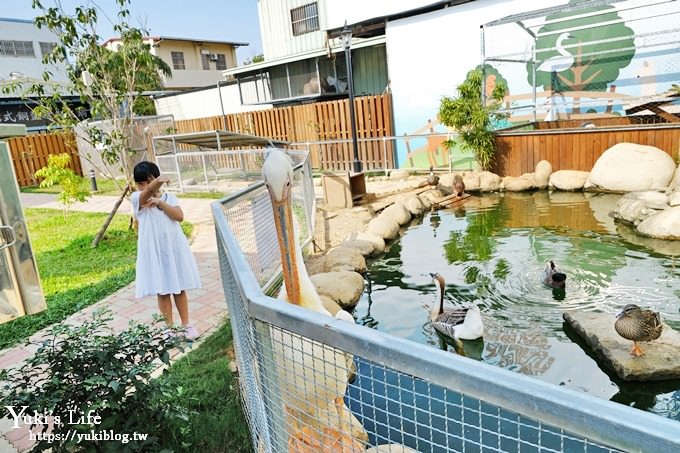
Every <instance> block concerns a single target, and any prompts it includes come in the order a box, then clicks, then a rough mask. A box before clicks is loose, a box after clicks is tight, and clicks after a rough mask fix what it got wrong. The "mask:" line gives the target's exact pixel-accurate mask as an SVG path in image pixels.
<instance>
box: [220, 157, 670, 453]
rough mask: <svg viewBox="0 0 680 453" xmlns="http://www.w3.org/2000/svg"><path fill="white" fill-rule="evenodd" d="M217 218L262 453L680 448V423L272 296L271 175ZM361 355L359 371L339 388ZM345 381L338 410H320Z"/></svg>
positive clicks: (243, 382) (306, 205) (230, 200)
mask: <svg viewBox="0 0 680 453" xmlns="http://www.w3.org/2000/svg"><path fill="white" fill-rule="evenodd" d="M310 170H311V168H310V166H309V162H308V160H306V159H303V160H301V161H298V165H297V166H296V169H295V172H296V175H297V177H296V182H295V184H294V194H295V197H294V208H293V209H294V212H295V213H296V218H297V222H298V224H300V226H301V227H300V228H299V229H298V237H299V238H300V239H301V240H302V242H305V240H309V239H310V238H311V232H312V231H313V223H312V222H311V219H312V216H311V213H309V212H308V210H309V209H314V204H313V196H311V200H309V199H306V198H305V197H308V196H310V193H309V190H308V189H307V187H309V184H311V171H310ZM311 193H312V194H313V191H312V192H311ZM213 215H214V218H215V227H216V234H217V243H218V253H219V259H220V269H221V273H222V282H223V285H224V292H225V296H226V300H227V303H228V306H229V313H230V318H231V324H232V328H233V332H234V345H235V350H236V355H237V361H238V365H239V371H240V386H241V392H242V397H243V401H244V407H245V413H246V417H247V420H248V424H249V426H250V430H251V434H252V438H253V443H254V448H255V451H257V452H262V451H267V452H288V451H291V452H292V451H299V452H307V451H309V452H313V451H343V452H350V451H363V446H362V448H361V449H358V447H356V445H357V442H358V441H359V439H361V442H362V443H365V445H366V446H376V445H380V444H401V445H404V446H407V447H409V448H411V449H414V450H416V451H419V452H453V451H456V452H458V451H460V452H574V451H579V452H581V451H582V452H613V451H644V452H659V453H660V452H678V451H680V423H678V422H675V421H672V420H669V419H665V418H662V417H659V416H657V415H653V414H650V413H646V412H643V411H640V410H637V409H633V408H629V407H626V406H623V405H620V404H616V403H613V402H610V401H605V400H602V399H598V398H596V397H593V396H591V395H588V394H585V393H579V392H576V391H573V390H569V389H564V388H561V387H557V386H554V385H552V384H548V383H545V382H542V381H539V380H536V379H534V378H531V377H528V376H524V375H521V374H518V373H515V372H512V371H508V370H505V369H501V368H498V367H495V366H491V365H488V364H484V363H480V362H476V361H474V360H470V359H467V358H464V357H460V356H457V355H453V354H451V353H447V352H444V351H441V350H439V349H436V348H433V347H430V346H426V345H422V344H418V343H415V342H412V341H410V340H406V339H401V338H397V337H394V336H392V335H389V334H385V333H383V332H379V331H376V330H372V329H370V328H367V327H364V326H359V325H356V324H352V323H348V322H344V321H341V320H336V319H334V318H329V317H328V316H325V315H323V314H321V313H316V312H313V311H311V310H307V309H304V308H300V307H298V306H294V305H291V304H288V303H285V302H282V301H279V300H276V299H273V298H271V297H268V296H266V295H265V293H264V291H263V288H265V287H267V286H271V284H272V282H274V281H275V280H276V278H277V277H278V275H279V264H280V258H279V255H278V245H277V242H276V240H277V236H276V231H275V229H274V224H273V214H272V210H271V204H270V202H269V197H268V195H267V193H266V191H265V190H264V184H263V183H262V182H260V183H256V184H254V185H253V186H251V187H249V188H248V189H246V190H244V191H242V192H240V193H237V194H235V195H233V196H229V197H227V198H224V199H222V200H220V201H219V202H216V203H214V204H213ZM307 222H309V223H307ZM351 355H353V361H354V363H355V364H356V367H357V376H356V379H355V380H354V381H353V382H352V383H351V384H347V383H346V381H343V382H339V379H340V378H338V376H337V373H336V371H337V370H338V369H339V368H342V367H345V366H346V363H342V362H343V360H344V359H346V358H347V357H351ZM343 358H344V359H343ZM312 365H313V366H314V367H315V368H314V369H310V366H312ZM345 386H346V390H345V392H344V394H341V395H337V396H338V397H341V398H342V399H341V400H340V401H339V402H338V405H337V412H335V413H334V415H332V416H329V415H328V413H330V412H328V413H327V412H326V409H327V408H319V407H316V408H310V406H311V405H312V404H311V403H318V404H321V405H323V404H324V402H323V401H321V399H322V395H327V394H328V392H329V389H330V390H335V389H337V388H344V387H345ZM326 403H327V402H326ZM340 403H344V404H340ZM296 404H297V406H296ZM343 407H344V408H343ZM328 410H329V411H331V410H330V409H328ZM350 413H351V414H350ZM310 414H311V415H313V416H310ZM315 417H318V418H324V417H325V419H324V420H325V421H324V422H323V423H321V424H319V423H318V419H316V418H315ZM334 417H336V418H334ZM350 432H351V438H352V439H351V441H349V442H346V439H347V437H348V436H344V437H343V433H350ZM366 439H367V441H366V442H363V441H364V440H366Z"/></svg>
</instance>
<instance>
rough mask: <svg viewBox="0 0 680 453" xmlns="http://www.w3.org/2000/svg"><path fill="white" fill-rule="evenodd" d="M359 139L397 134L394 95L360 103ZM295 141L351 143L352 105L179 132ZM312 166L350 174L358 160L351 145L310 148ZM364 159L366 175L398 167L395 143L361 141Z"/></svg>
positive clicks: (253, 116)
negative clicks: (221, 132) (227, 133)
mask: <svg viewBox="0 0 680 453" xmlns="http://www.w3.org/2000/svg"><path fill="white" fill-rule="evenodd" d="M354 110H355V112H354V113H355V115H356V127H357V137H358V138H359V139H362V138H380V137H389V136H392V135H394V130H393V127H392V101H391V99H390V95H379V96H361V97H357V98H355V99H354ZM225 123H226V128H227V130H230V131H233V132H240V133H246V134H254V135H260V136H263V137H269V138H273V139H278V140H283V141H289V142H298V143H305V142H318V141H333V140H349V139H350V138H351V136H352V135H351V130H350V129H351V127H350V121H349V100H348V99H339V100H334V101H324V102H316V103H313V104H302V105H295V106H288V107H277V108H273V109H269V110H258V111H253V112H243V113H232V114H228V115H225V117H224V118H223V117H221V116H213V117H208V118H198V119H193V120H183V121H177V122H176V129H177V132H178V133H187V132H200V131H208V130H215V129H224V128H225ZM309 147H310V151H311V158H312V166H313V167H314V168H317V169H319V168H321V169H326V170H349V169H350V168H351V164H352V161H353V160H354V157H353V151H352V144H351V143H329V144H323V145H318V144H310V146H309ZM359 157H360V159H361V160H362V162H363V165H364V169H365V170H373V169H382V168H385V167H387V168H394V149H393V143H392V141H387V143H386V146H383V142H382V141H380V140H376V141H371V142H359Z"/></svg>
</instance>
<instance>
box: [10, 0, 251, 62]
mask: <svg viewBox="0 0 680 453" xmlns="http://www.w3.org/2000/svg"><path fill="white" fill-rule="evenodd" d="M41 1H42V4H43V6H46V7H47V6H53V5H54V3H55V0H41ZM60 1H61V4H62V6H63V7H64V9H65V10H66V11H67V12H73V11H74V8H75V7H76V6H77V5H82V4H88V3H92V0H60ZM1 3H2V7H1V8H0V17H9V18H12V19H33V18H34V17H35V16H36V15H37V13H36V10H34V9H32V8H31V3H32V1H31V0H1ZM94 3H95V4H96V5H98V6H99V7H100V8H102V9H103V10H104V11H105V12H106V13H107V15H108V16H109V17H112V18H115V17H116V12H117V11H118V8H117V4H116V2H115V1H114V0H95V1H94ZM130 11H131V13H132V25H134V26H137V27H139V26H141V25H144V26H145V28H147V29H148V30H149V32H150V34H151V35H163V36H175V37H180V38H202V39H210V40H218V41H233V42H247V43H249V46H247V47H240V48H238V49H237V50H236V54H237V57H238V61H239V64H240V63H241V62H243V60H245V59H247V58H250V57H252V56H253V55H257V54H259V53H262V44H261V41H260V26H259V21H258V17H257V1H256V0H131V5H130ZM97 31H98V34H99V35H100V36H102V38H104V39H106V38H110V37H112V36H113V29H112V27H111V23H110V22H109V21H107V20H105V19H104V20H102V17H101V16H100V24H99V25H98V30H97Z"/></svg>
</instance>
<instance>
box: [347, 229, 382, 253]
mask: <svg viewBox="0 0 680 453" xmlns="http://www.w3.org/2000/svg"><path fill="white" fill-rule="evenodd" d="M345 240H346V241H365V242H370V243H371V245H373V253H382V252H384V251H385V240H384V239H383V238H382V236H378V235H377V234H373V233H369V232H364V233H359V232H354V233H350V234H349V236H347V239H345Z"/></svg>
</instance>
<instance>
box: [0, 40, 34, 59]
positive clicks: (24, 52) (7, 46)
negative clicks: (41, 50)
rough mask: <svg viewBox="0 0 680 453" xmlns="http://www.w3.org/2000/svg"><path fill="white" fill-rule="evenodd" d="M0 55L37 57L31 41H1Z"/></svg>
mask: <svg viewBox="0 0 680 453" xmlns="http://www.w3.org/2000/svg"><path fill="white" fill-rule="evenodd" d="M0 55H9V56H13V57H35V51H34V50H33V43H32V42H31V41H0Z"/></svg>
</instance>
